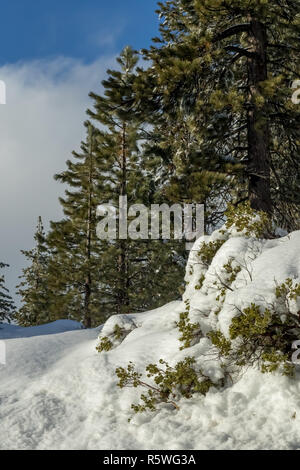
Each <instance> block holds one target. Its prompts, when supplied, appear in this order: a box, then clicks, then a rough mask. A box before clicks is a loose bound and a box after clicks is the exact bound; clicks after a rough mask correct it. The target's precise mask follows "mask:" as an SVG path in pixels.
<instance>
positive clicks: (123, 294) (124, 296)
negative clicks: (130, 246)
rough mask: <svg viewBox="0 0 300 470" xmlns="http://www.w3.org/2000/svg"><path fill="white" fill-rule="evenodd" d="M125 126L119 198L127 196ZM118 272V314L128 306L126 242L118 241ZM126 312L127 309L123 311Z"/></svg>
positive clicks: (124, 127) (122, 140) (122, 136)
mask: <svg viewBox="0 0 300 470" xmlns="http://www.w3.org/2000/svg"><path fill="white" fill-rule="evenodd" d="M126 145H127V142H126V124H125V123H124V124H123V129H122V135H121V171H122V181H121V186H120V196H126V195H127V155H126ZM118 270H119V275H120V279H119V295H118V313H122V312H124V306H128V305H129V298H128V253H127V240H120V255H119V259H118ZM125 310H127V309H125ZM126 313H128V312H127V311H126Z"/></svg>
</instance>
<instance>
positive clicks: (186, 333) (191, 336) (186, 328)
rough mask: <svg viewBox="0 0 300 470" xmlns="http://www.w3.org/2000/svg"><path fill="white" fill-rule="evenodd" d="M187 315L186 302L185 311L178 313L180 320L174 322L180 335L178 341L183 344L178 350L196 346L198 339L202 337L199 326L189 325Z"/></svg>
mask: <svg viewBox="0 0 300 470" xmlns="http://www.w3.org/2000/svg"><path fill="white" fill-rule="evenodd" d="M189 313H190V305H189V303H188V302H186V311H185V312H183V313H180V316H179V318H180V320H179V321H178V322H176V326H177V328H178V329H179V331H180V333H181V336H180V338H179V341H181V342H182V343H183V345H182V346H181V347H180V350H182V349H186V348H190V347H191V346H193V345H194V344H196V343H197V342H198V340H199V338H200V337H201V336H202V332H201V327H200V324H199V323H191V321H190V317H189Z"/></svg>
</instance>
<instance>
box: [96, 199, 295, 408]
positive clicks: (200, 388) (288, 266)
mask: <svg viewBox="0 0 300 470" xmlns="http://www.w3.org/2000/svg"><path fill="white" fill-rule="evenodd" d="M227 217H228V218H227V222H226V223H225V225H224V226H223V227H222V228H220V229H219V230H216V231H215V232H213V233H212V234H211V235H210V236H208V235H206V236H203V237H201V238H199V239H198V240H197V241H196V243H195V244H194V247H193V249H192V251H191V253H190V256H189V260H188V264H187V268H186V277H185V281H186V289H185V292H184V294H183V301H182V302H181V303H179V305H177V304H176V307H175V310H174V312H173V313H172V312H170V309H169V308H168V309H167V311H168V317H161V316H159V317H157V321H158V323H157V324H156V321H154V320H150V319H151V318H152V316H151V312H149V313H147V314H136V315H126V316H122V318H120V316H116V317H112V318H110V319H109V320H108V322H107V323H106V324H105V326H104V328H103V330H102V332H101V335H100V337H101V339H100V340H101V341H103V346H102V347H103V349H104V350H105V349H106V347H107V348H108V347H111V348H114V349H115V348H118V347H120V348H122V351H125V350H127V348H126V346H127V343H128V344H132V345H133V344H136V343H135V341H139V338H140V341H141V342H142V343H143V346H144V339H145V337H146V336H147V335H148V336H149V337H151V342H150V344H151V346H150V348H153V351H152V350H151V351H149V354H148V352H147V354H146V355H145V353H144V352H143V354H142V357H141V358H140V357H135V359H134V357H132V355H130V356H129V357H128V359H127V361H126V363H127V364H128V361H130V362H129V365H127V366H126V363H125V365H124V364H123V366H122V367H118V368H117V369H116V372H117V376H118V378H119V383H118V385H119V387H120V388H124V387H133V388H139V387H142V388H146V389H148V393H147V394H142V395H141V396H140V400H141V401H140V403H138V404H133V406H132V408H133V410H134V411H146V410H154V409H157V407H158V405H159V403H171V402H172V403H173V405H174V409H176V408H177V406H178V405H177V403H178V402H179V401H180V399H181V398H190V397H191V396H192V395H195V396H197V394H198V395H199V396H200V395H201V394H202V395H205V394H206V393H210V390H211V388H212V387H215V388H222V387H231V386H232V384H234V383H235V382H236V381H238V380H239V378H240V376H241V375H242V374H243V373H244V372H246V371H247V370H248V369H249V368H254V369H256V370H259V371H261V372H263V373H266V372H269V373H270V372H273V373H278V374H281V375H285V376H291V375H293V373H294V369H295V366H294V364H293V363H292V360H291V358H292V352H293V350H292V344H293V342H294V341H295V340H299V339H300V256H299V254H300V253H299V246H300V232H294V233H291V234H290V235H288V236H284V237H282V238H278V237H275V236H274V235H273V234H272V232H271V227H270V223H269V221H268V219H267V217H266V216H265V214H262V213H255V212H253V211H252V210H251V209H250V208H249V206H248V205H245V206H244V208H241V207H239V208H233V207H229V209H228V211H227ZM263 237H265V238H263ZM160 311H161V310H160ZM153 314H155V312H153ZM148 315H150V316H149V317H148ZM155 318H156V317H155ZM133 319H134V321H135V325H134V327H133V325H132V321H133ZM147 319H148V320H147ZM120 320H121V322H120ZM133 329H135V331H133ZM138 330H142V331H141V332H139V331H138ZM164 331H167V332H168V333H163V335H162V332H164ZM151 332H153V333H151ZM156 332H157V333H156ZM158 332H159V333H158ZM152 334H153V336H151V335H152ZM164 334H166V335H167V336H166V337H167V338H168V339H167V343H164V342H163V340H161V342H159V341H158V340H157V338H162V337H164ZM124 338H125V341H124ZM169 338H172V339H171V340H169ZM153 340H154V341H155V347H153V344H152V341H153ZM169 341H170V343H169ZM109 342H111V344H110V343H109ZM121 342H122V345H121ZM124 342H126V344H125V346H124ZM100 344H101V343H100ZM138 344H140V343H139V342H138ZM167 344H171V345H173V346H172V348H173V349H172V351H169V350H168V347H167V346H166V345H167ZM175 345H176V346H175ZM174 348H175V349H174ZM176 348H177V349H176ZM142 350H143V349H142ZM120 351H121V350H120ZM130 351H132V352H133V354H134V351H135V347H133V349H130ZM176 351H177V352H176ZM162 352H163V353H162ZM131 354H132V353H131ZM158 354H159V356H157V355H158ZM146 356H150V357H155V361H156V362H154V361H152V362H150V361H151V359H150V361H149V360H148V362H146V360H145V357H146ZM159 357H163V359H161V360H160V361H159ZM157 361H159V363H158V365H156V363H157ZM135 364H137V365H135ZM170 364H171V365H170ZM175 405H177V406H175Z"/></svg>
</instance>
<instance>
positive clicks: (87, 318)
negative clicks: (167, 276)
mask: <svg viewBox="0 0 300 470" xmlns="http://www.w3.org/2000/svg"><path fill="white" fill-rule="evenodd" d="M89 134H90V135H89V138H90V142H89V144H90V148H89V160H90V167H89V186H88V192H89V193H88V213H87V229H86V262H87V274H86V279H85V284H84V326H85V328H91V326H92V319H91V313H90V299H91V290H92V289H91V285H92V276H91V271H90V260H91V234H92V232H91V229H92V194H93V157H92V152H93V148H92V138H93V137H92V131H91V130H90V132H89Z"/></svg>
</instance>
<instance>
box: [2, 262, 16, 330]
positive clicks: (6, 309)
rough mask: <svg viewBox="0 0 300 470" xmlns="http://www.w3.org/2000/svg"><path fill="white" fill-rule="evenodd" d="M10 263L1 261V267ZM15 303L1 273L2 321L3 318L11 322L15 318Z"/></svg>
mask: <svg viewBox="0 0 300 470" xmlns="http://www.w3.org/2000/svg"><path fill="white" fill-rule="evenodd" d="M8 266H9V265H8V264H5V263H1V262H0V269H3V268H6V267H8ZM14 314H15V305H14V302H13V300H12V298H11V296H10V295H9V290H8V289H7V287H5V278H4V276H3V275H0V323H1V322H3V320H6V321H8V322H10V321H11V320H12V319H13V318H14Z"/></svg>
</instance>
